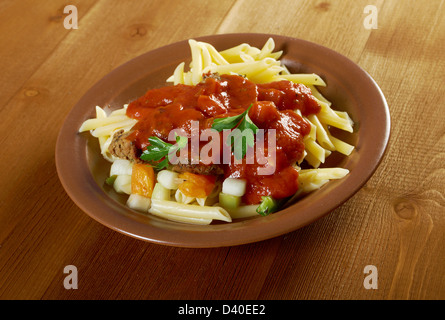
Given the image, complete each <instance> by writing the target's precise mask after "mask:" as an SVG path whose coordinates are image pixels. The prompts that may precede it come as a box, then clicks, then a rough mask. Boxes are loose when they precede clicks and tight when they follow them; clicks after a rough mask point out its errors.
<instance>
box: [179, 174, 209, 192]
mask: <svg viewBox="0 0 445 320" xmlns="http://www.w3.org/2000/svg"><path fill="white" fill-rule="evenodd" d="M179 178H181V179H184V182H182V183H181V184H180V185H179V190H180V191H181V192H182V193H183V194H184V195H186V196H187V197H193V198H205V197H207V196H208V195H209V194H210V193H211V192H212V191H213V188H215V182H216V177H215V176H208V175H203V174H195V173H191V172H184V173H181V174H180V175H179Z"/></svg>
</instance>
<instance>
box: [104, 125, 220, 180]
mask: <svg viewBox="0 0 445 320" xmlns="http://www.w3.org/2000/svg"><path fill="white" fill-rule="evenodd" d="M130 133H131V132H124V130H120V131H118V132H116V133H115V134H114V136H113V139H112V141H111V143H110V146H109V147H108V151H109V152H110V153H111V154H112V155H113V156H115V157H117V158H120V159H127V160H130V161H133V162H134V163H146V162H145V161H143V160H141V159H140V155H141V153H142V151H141V150H138V148H137V147H136V146H135V145H134V144H133V142H132V141H130V140H128V139H127V137H128V136H129V135H130ZM168 169H170V170H172V171H175V172H180V173H181V172H192V173H196V174H205V175H221V174H223V173H224V170H223V168H222V167H221V166H219V165H216V164H215V165H205V164H202V163H201V164H180V163H179V164H176V165H171V166H169V168H168Z"/></svg>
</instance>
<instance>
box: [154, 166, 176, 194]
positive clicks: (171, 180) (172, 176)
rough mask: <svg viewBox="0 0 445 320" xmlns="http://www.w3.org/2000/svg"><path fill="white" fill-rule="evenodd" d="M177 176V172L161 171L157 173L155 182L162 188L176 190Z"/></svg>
mask: <svg viewBox="0 0 445 320" xmlns="http://www.w3.org/2000/svg"><path fill="white" fill-rule="evenodd" d="M178 176H179V173H177V172H174V171H170V170H162V171H159V172H158V177H157V180H158V182H159V183H160V184H162V186H163V187H164V188H167V189H170V190H176V189H178V187H179V183H180V180H179V178H178Z"/></svg>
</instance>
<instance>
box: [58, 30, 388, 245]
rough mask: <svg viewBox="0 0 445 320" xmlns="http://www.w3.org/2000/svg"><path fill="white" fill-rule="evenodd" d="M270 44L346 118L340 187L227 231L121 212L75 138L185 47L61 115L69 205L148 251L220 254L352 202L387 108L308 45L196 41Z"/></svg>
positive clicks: (157, 55) (99, 163)
mask: <svg viewBox="0 0 445 320" xmlns="http://www.w3.org/2000/svg"><path fill="white" fill-rule="evenodd" d="M269 37H273V39H274V40H275V43H276V50H283V51H284V54H283V56H282V58H281V59H282V61H283V62H284V63H285V64H286V66H287V67H288V68H289V69H290V71H291V72H294V73H297V72H301V73H305V72H314V73H317V74H319V75H320V76H321V77H322V78H323V79H324V80H325V81H326V83H327V87H326V88H323V89H322V90H321V91H322V93H323V94H324V95H325V96H326V97H327V98H328V99H329V100H330V101H332V102H333V106H334V108H335V109H338V110H343V111H347V112H348V113H349V114H350V115H351V117H352V119H353V120H354V122H355V127H354V133H352V134H350V133H347V134H344V133H342V132H339V133H338V135H337V136H338V137H339V138H342V139H344V140H345V141H347V142H349V143H352V144H353V145H355V146H356V149H355V151H354V152H353V153H352V154H351V155H350V156H349V157H343V156H340V155H338V154H333V155H331V156H330V157H329V158H328V160H329V161H328V163H326V166H340V167H344V168H347V169H349V170H350V173H349V175H348V176H347V177H345V178H344V179H342V180H336V181H331V182H329V183H328V184H327V185H325V186H323V187H322V188H321V189H320V190H317V191H315V192H313V193H312V194H310V195H308V196H306V197H305V198H303V199H300V200H299V201H298V202H296V203H295V204H293V205H292V206H290V207H288V208H286V209H283V210H282V211H279V212H277V213H275V214H272V215H269V216H267V217H261V216H258V217H254V218H250V219H245V220H240V221H235V222H232V223H218V224H214V225H209V226H195V225H187V224H181V223H176V222H171V221H167V220H163V219H161V218H158V217H155V216H151V215H143V214H141V213H138V212H136V211H133V210H131V209H129V208H128V207H126V206H125V200H126V197H123V196H121V195H119V194H117V193H115V192H114V191H113V190H111V189H110V188H107V187H106V186H104V180H105V178H106V177H107V174H108V172H109V166H110V165H109V163H107V162H106V161H105V160H104V159H103V158H102V157H101V155H100V152H99V146H98V143H97V140H96V139H95V138H93V137H91V135H90V134H89V133H82V134H79V133H78V129H79V127H80V125H81V124H82V123H83V121H85V120H86V119H88V118H91V117H94V114H95V106H102V107H106V106H109V107H110V109H117V108H121V107H122V105H123V104H125V103H128V102H130V101H132V100H133V99H135V98H137V97H139V96H141V95H143V94H144V93H145V91H146V90H147V89H149V88H155V87H160V86H164V85H166V82H165V80H166V79H167V78H168V77H169V76H170V75H171V74H172V73H173V70H174V68H175V67H176V66H177V65H178V64H179V63H180V62H182V61H190V49H189V46H188V42H187V41H182V42H178V43H174V44H171V45H168V46H165V47H162V48H159V49H156V50H153V51H150V52H148V53H146V54H143V55H141V56H139V57H137V58H135V59H133V60H131V61H129V62H128V63H126V64H124V65H122V66H120V67H118V68H117V69H115V70H114V71H112V72H111V73H109V74H108V75H106V76H105V77H104V78H103V79H102V80H100V81H99V82H98V83H97V84H95V85H94V86H93V87H92V88H91V89H90V90H89V91H88V92H87V93H86V94H85V95H84V96H83V97H82V98H81V99H80V101H79V102H78V103H77V104H76V105H75V106H74V108H73V109H72V110H71V112H70V113H69V114H68V116H67V118H66V121H65V123H64V124H63V126H62V128H61V131H60V134H59V136H58V140H57V145H56V164H57V171H58V174H59V177H60V180H61V182H62V184H63V187H64V188H65V189H66V192H67V193H68V195H69V196H70V197H71V198H72V200H73V201H74V202H75V203H76V204H77V205H78V206H79V207H80V208H81V209H82V210H83V211H85V212H86V213H87V214H88V215H90V216H91V217H92V218H93V219H95V220H97V221H98V222H100V223H102V224H103V225H105V226H107V227H110V228H111V229H114V230H116V231H119V232H121V233H123V234H126V235H129V236H132V237H135V238H138V239H142V240H146V241H149V242H153V243H158V244H164V245H170V246H179V247H195V248H199V247H221V246H231V245H239V244H245V243H251V242H256V241H260V240H265V239H269V238H272V237H276V236H279V235H282V234H285V233H288V232H291V231H294V230H296V229H298V228H301V227H303V226H305V225H307V224H309V223H311V222H314V221H315V220H317V219H319V218H321V217H323V216H324V215H326V214H328V213H329V212H330V211H332V210H333V209H335V208H336V207H338V206H340V205H341V204H342V203H343V202H345V201H346V200H347V199H349V198H350V197H351V196H353V195H354V193H356V192H357V191H358V190H359V189H360V188H361V187H362V186H363V185H364V184H365V182H366V181H367V180H368V179H369V178H370V177H371V175H372V174H373V173H374V171H375V169H376V168H377V166H378V165H379V163H380V161H381V158H382V156H383V154H384V152H385V149H386V146H387V143H388V139H389V133H390V116H389V111H388V106H387V103H386V100H385V98H384V96H383V94H382V92H381V90H380V89H379V87H378V86H377V84H376V83H375V82H374V80H373V79H372V78H371V77H370V76H369V75H368V74H367V73H366V72H365V71H364V70H362V69H361V68H360V67H359V66H357V65H356V64H355V63H354V62H352V61H350V60H349V59H347V58H345V57H344V56H342V55H340V54H338V53H336V52H334V51H332V50H330V49H327V48H325V47H322V46H320V45H317V44H314V43H310V42H307V41H303V40H299V39H294V38H289V37H284V36H278V35H267V34H223V35H212V36H206V37H202V38H198V39H196V40H201V41H205V42H209V43H211V44H212V45H214V46H215V47H216V49H218V50H223V49H226V48H229V47H233V46H235V45H238V44H241V43H244V42H247V43H249V44H251V45H253V46H256V47H259V48H261V47H262V46H263V45H264V43H265V42H266V40H267V39H268V38H269Z"/></svg>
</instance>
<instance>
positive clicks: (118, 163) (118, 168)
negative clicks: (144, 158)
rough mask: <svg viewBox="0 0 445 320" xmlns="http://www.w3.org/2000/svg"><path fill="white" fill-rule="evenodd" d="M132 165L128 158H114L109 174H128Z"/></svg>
mask: <svg viewBox="0 0 445 320" xmlns="http://www.w3.org/2000/svg"><path fill="white" fill-rule="evenodd" d="M132 168H133V165H132V163H131V162H130V161H129V160H125V159H116V160H115V161H114V162H113V164H112V165H111V168H110V176H114V175H116V176H118V175H122V174H125V175H130V176H131V172H132Z"/></svg>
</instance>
